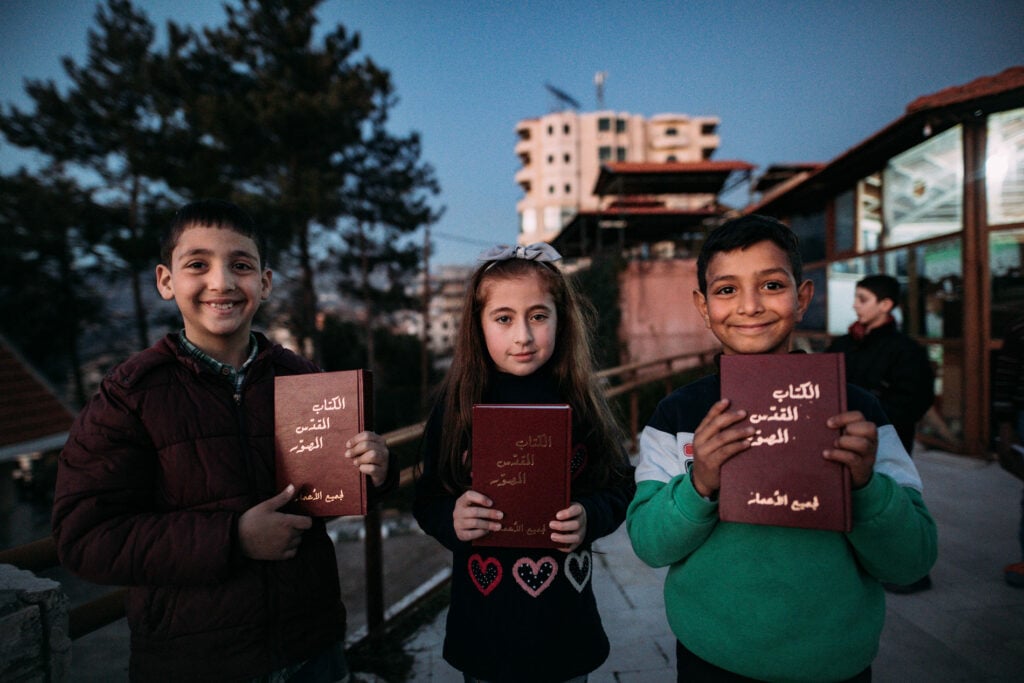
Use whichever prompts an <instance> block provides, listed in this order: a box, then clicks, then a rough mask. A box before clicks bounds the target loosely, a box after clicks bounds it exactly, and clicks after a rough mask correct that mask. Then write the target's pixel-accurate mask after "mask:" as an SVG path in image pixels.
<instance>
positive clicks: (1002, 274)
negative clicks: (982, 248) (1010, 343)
mask: <svg viewBox="0 0 1024 683" xmlns="http://www.w3.org/2000/svg"><path fill="white" fill-rule="evenodd" d="M988 263H989V271H990V273H991V276H992V336H993V337H996V338H999V337H1002V336H1003V333H1004V331H1005V330H1006V327H1007V325H1009V323H1010V321H1011V320H1013V319H1014V318H1015V317H1016V316H1019V315H1020V314H1021V310H1024V229H1018V230H1001V231H999V232H993V233H991V234H990V235H989V238H988Z"/></svg>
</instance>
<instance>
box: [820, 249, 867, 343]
mask: <svg viewBox="0 0 1024 683" xmlns="http://www.w3.org/2000/svg"><path fill="white" fill-rule="evenodd" d="M877 272H878V259H876V258H869V257H864V256H857V257H855V258H850V259H846V260H844V261H836V262H835V263H832V264H830V265H829V267H828V283H827V285H826V287H827V293H828V296H827V299H828V328H827V329H828V333H829V334H831V335H833V336H838V335H840V334H846V330H847V328H848V327H849V326H850V325H851V324H852V323H853V322H854V321H855V320H856V319H857V315H856V314H855V313H854V312H853V292H854V290H855V289H856V288H857V282H858V281H860V280H862V279H864V277H865V276H867V275H873V274H875V273H877Z"/></svg>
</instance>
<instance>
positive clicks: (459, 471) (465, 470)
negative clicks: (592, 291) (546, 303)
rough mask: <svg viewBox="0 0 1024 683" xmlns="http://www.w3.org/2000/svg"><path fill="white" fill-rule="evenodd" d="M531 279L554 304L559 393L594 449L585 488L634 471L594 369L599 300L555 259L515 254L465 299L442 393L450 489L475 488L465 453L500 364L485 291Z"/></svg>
mask: <svg viewBox="0 0 1024 683" xmlns="http://www.w3.org/2000/svg"><path fill="white" fill-rule="evenodd" d="M525 277H538V278H540V280H541V282H542V284H543V285H544V286H545V287H546V289H547V291H548V292H549V293H550V295H551V298H552V299H553V300H554V302H555V311H556V315H557V329H556V332H555V348H554V352H553V354H552V356H551V359H550V360H549V361H548V366H549V367H550V368H551V373H552V376H553V377H554V379H555V382H556V384H557V387H558V390H559V392H560V393H561V395H562V396H563V397H564V399H565V401H566V402H567V403H569V404H570V405H571V406H572V408H573V414H574V417H575V420H576V421H577V423H578V424H580V425H583V426H584V427H585V428H586V429H587V430H588V432H587V433H586V435H585V436H584V439H585V441H586V443H587V448H588V451H589V455H588V462H587V466H586V468H585V471H584V474H583V476H581V478H580V480H579V481H580V486H582V487H584V488H586V489H588V490H592V489H597V488H602V487H605V486H607V485H609V484H611V483H613V482H615V481H616V480H619V479H620V478H622V477H626V476H628V472H629V462H628V460H627V459H626V457H625V450H624V447H623V444H624V437H623V432H622V428H621V426H620V425H619V422H618V420H617V419H616V418H615V416H614V414H613V413H612V410H611V407H610V406H609V405H608V401H607V400H606V399H605V397H604V393H603V391H602V390H601V387H600V385H599V384H598V378H597V375H596V374H595V372H594V370H595V368H594V359H593V354H592V352H591V348H592V344H591V333H590V330H592V329H593V325H592V324H591V323H592V321H593V319H594V308H593V305H592V304H591V303H590V301H589V300H587V299H585V298H584V297H582V296H580V294H579V292H578V291H577V289H576V287H575V286H574V284H573V282H572V280H571V279H570V278H568V277H566V276H565V274H563V273H562V271H561V270H559V269H558V267H556V266H554V265H553V264H551V263H547V262H540V261H529V260H524V259H518V258H512V259H508V260H504V261H488V262H485V263H483V264H481V265H480V267H479V268H477V269H476V271H475V272H474V273H473V277H472V278H471V279H470V281H469V285H468V286H467V288H466V294H465V297H464V299H463V303H462V316H461V320H460V322H459V332H458V336H457V337H456V339H455V349H454V353H453V358H452V364H451V367H450V368H449V369H448V373H447V375H446V376H445V379H444V382H443V383H442V385H441V393H440V396H439V404H440V406H439V407H440V408H442V409H443V411H444V412H443V415H444V423H443V425H442V428H441V444H440V451H439V453H438V463H437V473H438V476H439V478H440V480H441V483H442V484H443V485H444V487H445V488H446V489H447V490H448V491H449V492H451V493H456V494H458V493H461V492H463V491H465V490H466V489H468V488H470V483H471V482H470V470H471V468H472V462H471V456H470V458H464V456H463V452H464V451H466V450H467V449H468V447H469V442H470V430H471V427H472V417H473V404H474V403H480V402H481V400H482V398H483V395H484V392H485V391H486V389H487V382H488V378H489V376H490V373H491V370H492V368H493V367H494V362H493V361H492V360H491V357H490V354H489V353H488V352H487V346H486V342H485V340H484V333H483V327H482V326H481V323H480V315H481V312H482V311H483V309H484V306H485V305H486V303H487V301H486V299H485V295H486V292H487V291H488V290H489V289H491V287H493V285H494V284H495V283H500V282H501V281H502V280H511V279H515V278H525ZM486 285H491V287H487V286H486ZM575 486H576V484H575V483H574V487H575Z"/></svg>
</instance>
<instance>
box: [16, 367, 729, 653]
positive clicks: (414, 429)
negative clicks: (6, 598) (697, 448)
mask: <svg viewBox="0 0 1024 683" xmlns="http://www.w3.org/2000/svg"><path fill="white" fill-rule="evenodd" d="M715 353H717V349H706V350H701V351H693V352H688V353H682V354H678V355H675V356H668V357H665V358H659V359H656V360H652V361H645V362H640V363H632V364H629V365H622V366H619V367H615V368H609V369H607V370H602V371H600V372H599V373H598V376H599V377H600V378H601V380H602V381H604V382H606V383H607V388H606V390H605V395H606V396H607V397H608V398H614V397H617V396H621V395H624V394H626V395H628V400H629V415H628V422H629V424H628V431H627V433H629V434H630V435H631V438H632V439H633V442H632V450H633V451H635V450H636V435H637V434H638V433H639V431H640V428H641V425H640V419H641V418H640V415H639V390H640V389H641V388H643V387H645V386H647V385H650V384H653V383H655V382H663V383H664V388H665V393H668V392H669V391H671V389H672V388H673V387H672V385H671V382H670V378H671V377H672V376H674V375H676V374H678V373H680V372H682V371H684V370H687V369H691V368H697V367H701V366H706V365H710V364H711V362H712V358H713V357H714V354H715ZM423 427H424V423H423V422H419V423H416V424H412V425H408V426H406V427H401V428H399V429H396V430H394V431H391V432H387V433H385V434H383V435H382V436H384V438H385V439H386V441H387V444H388V448H392V449H393V448H395V447H397V446H400V445H403V444H407V443H410V442H413V441H415V440H417V439H419V438H420V436H421V435H422V434H423ZM414 471H415V466H409V467H406V468H404V469H403V470H402V471H401V473H400V476H399V487H405V486H409V485H410V484H412V482H413V479H414ZM364 526H365V532H366V534H365V543H364V551H365V559H366V575H365V586H366V624H367V626H366V633H365V636H364V637H369V638H373V637H377V636H379V635H381V634H382V633H383V632H384V631H386V630H387V626H388V623H389V620H394V619H396V618H398V617H399V616H401V615H402V614H404V613H406V612H408V611H409V610H412V609H414V608H415V607H416V606H417V605H418V604H419V602H420V601H421V600H423V599H425V598H426V597H428V596H429V595H430V594H431V592H432V590H433V589H437V588H439V587H441V586H443V585H444V584H443V583H440V584H437V585H433V586H431V590H430V591H424V590H417V591H414V594H415V599H411V600H409V599H407V600H403V601H401V604H402V608H401V610H398V611H395V610H392V611H391V613H388V612H387V610H386V609H385V605H384V563H383V559H382V552H381V514H380V506H379V504H377V505H371V506H370V507H369V508H368V510H367V515H366V518H365V519H364ZM0 564H11V565H14V566H16V567H18V568H20V569H25V570H28V571H33V572H38V571H43V570H46V569H50V568H53V567H56V566H57V565H58V560H57V548H56V544H55V542H54V540H53V538H52V537H48V538H43V539H39V540H37V541H33V542H31V543H27V544H25V545H21V546H17V547H15V548H9V549H7V550H2V551H0ZM126 590H127V589H124V588H120V589H115V590H113V591H111V592H109V593H106V594H104V595H102V596H101V597H99V598H96V599H94V600H90V601H88V602H84V603H82V604H81V605H77V606H75V607H73V608H72V609H71V611H70V622H71V623H70V635H71V639H72V640H74V639H76V638H81V637H82V636H85V635H88V634H89V633H92V632H93V631H95V630H97V629H100V628H103V627H104V626H107V625H108V624H111V623H113V622H115V621H117V620H118V619H121V618H123V617H124V615H125V608H124V594H125V593H126Z"/></svg>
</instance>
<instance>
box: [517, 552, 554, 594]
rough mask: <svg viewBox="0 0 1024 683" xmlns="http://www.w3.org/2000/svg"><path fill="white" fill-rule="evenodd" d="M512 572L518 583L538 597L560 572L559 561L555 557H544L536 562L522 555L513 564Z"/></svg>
mask: <svg viewBox="0 0 1024 683" xmlns="http://www.w3.org/2000/svg"><path fill="white" fill-rule="evenodd" d="M512 573H513V574H514V575H515V578H516V583H518V584H519V586H520V587H521V588H522V589H523V590H524V591H526V592H527V593H529V594H530V595H532V596H533V597H537V596H538V595H540V594H541V593H543V592H544V591H545V590H546V589H547V587H548V586H550V585H551V582H552V581H554V579H555V574H557V573H558V563H557V562H555V560H554V558H551V557H547V556H545V557H542V558H540V559H539V560H537V561H536V562H534V561H533V560H531V559H530V558H528V557H521V558H519V559H518V560H516V563H515V564H514V565H513V566H512Z"/></svg>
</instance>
